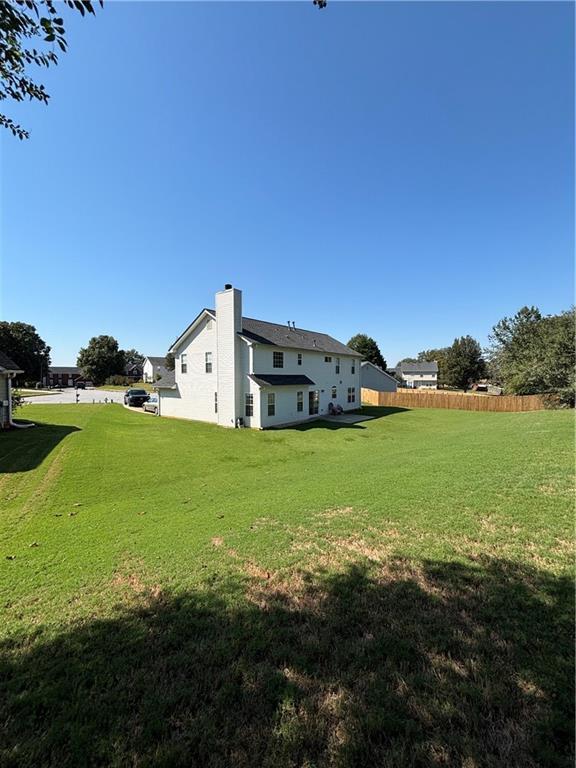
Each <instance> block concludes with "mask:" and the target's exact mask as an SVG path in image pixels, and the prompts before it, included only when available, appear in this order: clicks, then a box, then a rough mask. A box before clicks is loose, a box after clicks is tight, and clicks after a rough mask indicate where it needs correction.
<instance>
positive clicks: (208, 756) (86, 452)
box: [0, 404, 574, 768]
mask: <svg viewBox="0 0 576 768" xmlns="http://www.w3.org/2000/svg"><path fill="white" fill-rule="evenodd" d="M366 410H368V411H370V412H372V413H374V414H375V415H377V418H376V419H374V420H373V421H370V422H365V423H362V424H359V425H356V426H353V427H342V428H334V426H335V425H333V424H331V425H328V424H326V423H321V422H317V423H315V424H314V425H312V426H308V427H306V428H301V429H287V430H281V431H280V430H278V431H270V432H253V431H249V430H230V431H229V430H223V429H220V428H218V427H214V426H211V425H203V424H198V423H192V422H183V421H177V420H170V419H158V418H155V417H152V416H145V415H142V414H139V413H133V412H130V411H127V410H125V409H123V408H122V407H121V406H119V405H82V404H80V405H74V406H58V405H44V406H42V405H29V406H27V407H26V410H25V417H26V418H27V419H33V420H36V421H37V422H38V424H39V426H37V427H36V428H34V429H28V430H21V431H13V432H11V433H5V434H0V473H1V474H0V510H1V511H0V514H1V520H2V527H1V548H0V553H1V559H0V569H1V577H0V585H1V589H2V606H3V619H2V628H1V630H0V633H1V635H2V638H3V639H2V642H1V651H2V655H1V665H2V668H1V674H0V680H1V681H2V682H1V683H0V721H1V723H2V728H1V729H0V765H1V766H18V767H20V766H34V768H36V767H40V766H59V768H60V767H61V766H74V767H76V766H88V765H94V766H96V765H98V766H137V767H138V768H140V767H142V766H166V767H168V766H170V767H172V766H182V767H184V766H185V767H186V768H196V767H198V768H236V767H238V768H252V767H253V766H258V767H260V766H262V767H269V768H271V767H272V766H273V768H327V767H328V766H330V768H332V767H333V768H344V767H346V768H348V767H354V768H356V767H358V768H364V767H365V766H366V767H369V768H371V767H372V766H374V767H375V768H376V767H378V768H385V767H387V766H395V767H396V766H398V768H403V767H404V766H419V767H420V766H459V768H485V767H488V768H492V767H493V768H495V767H496V766H498V767H500V766H502V767H504V766H506V768H510V767H511V766H518V767H520V766H522V767H523V768H526V767H527V768H536V767H540V766H557V767H558V768H564V766H566V768H567V767H568V766H571V765H572V764H573V763H572V758H571V742H572V717H573V713H572V701H573V695H572V694H573V691H572V680H573V665H572V655H573V654H572V618H573V594H572V578H573V567H572V550H573V483H574V477H573V414H572V413H570V412H551V411H542V412H531V413H518V414H504V413H502V414H501V413H474V412H463V411H451V410H426V409H414V410H405V409H398V408H397V409H394V408H389V409H385V408H382V409H376V408H374V409H366ZM23 415H24V414H23Z"/></svg>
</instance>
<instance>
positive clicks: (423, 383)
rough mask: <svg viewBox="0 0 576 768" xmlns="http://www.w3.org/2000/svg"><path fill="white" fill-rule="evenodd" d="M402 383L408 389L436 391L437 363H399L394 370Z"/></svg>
mask: <svg viewBox="0 0 576 768" xmlns="http://www.w3.org/2000/svg"><path fill="white" fill-rule="evenodd" d="M396 374H399V375H400V378H401V379H402V383H403V385H404V386H405V387H409V388H410V389H438V363H437V362H435V361H434V362H431V363H426V362H422V363H418V362H417V363H400V364H399V365H398V366H397V368H396Z"/></svg>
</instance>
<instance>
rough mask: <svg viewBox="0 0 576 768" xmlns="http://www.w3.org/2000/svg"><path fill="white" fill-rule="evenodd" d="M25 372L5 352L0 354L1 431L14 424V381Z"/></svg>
mask: <svg viewBox="0 0 576 768" xmlns="http://www.w3.org/2000/svg"><path fill="white" fill-rule="evenodd" d="M19 373H23V371H22V370H21V369H20V368H19V367H18V366H17V365H16V363H15V362H14V361H13V360H11V359H10V358H9V357H8V355H5V354H4V352H0V429H7V428H8V427H9V426H10V424H11V422H12V379H13V378H14V377H15V376H16V375H17V374H19Z"/></svg>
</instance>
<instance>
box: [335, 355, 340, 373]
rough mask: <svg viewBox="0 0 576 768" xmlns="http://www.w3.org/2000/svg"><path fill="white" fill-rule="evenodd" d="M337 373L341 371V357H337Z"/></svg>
mask: <svg viewBox="0 0 576 768" xmlns="http://www.w3.org/2000/svg"><path fill="white" fill-rule="evenodd" d="M336 373H340V358H339V357H337V358H336Z"/></svg>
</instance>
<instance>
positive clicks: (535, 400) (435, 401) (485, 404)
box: [362, 389, 544, 413]
mask: <svg viewBox="0 0 576 768" xmlns="http://www.w3.org/2000/svg"><path fill="white" fill-rule="evenodd" d="M362 402H363V403H365V404H366V405H379V406H398V407H401V408H454V409H458V410H462V411H498V412H501V413H514V412H517V411H539V410H542V409H543V408H544V404H543V402H542V398H541V397H540V396H539V395H493V396H486V397H476V396H474V395H463V394H455V393H450V392H438V391H437V390H436V391H434V393H433V394H432V392H406V391H405V390H402V391H398V392H376V391H375V390H373V389H362Z"/></svg>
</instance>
